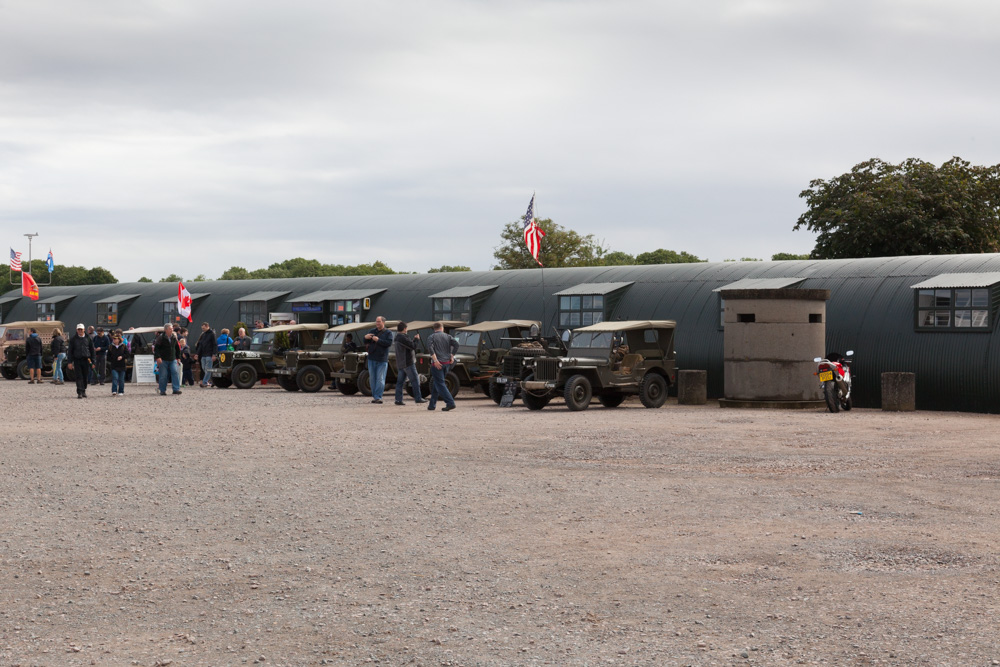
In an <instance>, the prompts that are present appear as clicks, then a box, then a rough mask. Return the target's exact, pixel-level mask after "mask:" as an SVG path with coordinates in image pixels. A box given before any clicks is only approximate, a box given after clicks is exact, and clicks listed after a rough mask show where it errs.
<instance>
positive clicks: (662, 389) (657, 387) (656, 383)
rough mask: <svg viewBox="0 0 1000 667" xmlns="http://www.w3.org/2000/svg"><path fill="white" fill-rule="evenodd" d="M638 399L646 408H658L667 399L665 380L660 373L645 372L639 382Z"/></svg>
mask: <svg viewBox="0 0 1000 667" xmlns="http://www.w3.org/2000/svg"><path fill="white" fill-rule="evenodd" d="M639 400H640V401H642V404H643V405H645V406H646V407H647V408H658V407H660V406H662V405H663V404H664V403H665V402H666V400H667V381H666V380H664V379H663V376H662V375H657V374H656V373H647V374H646V377H644V378H642V382H641V383H639Z"/></svg>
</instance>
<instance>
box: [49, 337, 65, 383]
mask: <svg viewBox="0 0 1000 667" xmlns="http://www.w3.org/2000/svg"><path fill="white" fill-rule="evenodd" d="M51 345H52V384H63V359H65V358H66V341H65V340H63V337H62V330H60V329H56V330H54V331H53V332H52V344H51Z"/></svg>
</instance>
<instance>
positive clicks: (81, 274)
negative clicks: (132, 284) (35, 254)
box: [0, 259, 118, 293]
mask: <svg viewBox="0 0 1000 667" xmlns="http://www.w3.org/2000/svg"><path fill="white" fill-rule="evenodd" d="M23 266H24V268H25V269H26V270H27V269H29V268H30V271H29V273H31V275H32V276H34V278H35V280H36V281H38V283H39V284H40V285H41V286H42V287H46V283H48V282H49V279H50V278H51V280H52V283H51V284H52V285H53V286H59V287H71V286H74V285H110V284H113V283H116V282H118V279H117V278H115V277H114V276H113V275H112V274H111V272H110V271H108V270H107V269H105V268H104V267H103V266H95V267H94V268H92V269H88V268H87V267H85V266H66V265H65V264H56V265H55V266H54V267H53V269H55V270H54V271H53V272H52V275H51V276H50V275H49V269H48V267H47V266H46V264H45V260H41V259H33V260H31V266H30V267H29V266H28V264H27V262H25V263H24V265H23ZM11 275H12V273H11V271H10V270H9V265H8V271H7V275H5V276H3V278H0V293H5V292H9V291H10V290H12V289H15V288H19V287H20V286H21V278H20V277H19V276H17V273H16V272H14V273H13V275H14V282H11V279H10V278H11Z"/></svg>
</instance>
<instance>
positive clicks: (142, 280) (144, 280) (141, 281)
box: [136, 276, 153, 283]
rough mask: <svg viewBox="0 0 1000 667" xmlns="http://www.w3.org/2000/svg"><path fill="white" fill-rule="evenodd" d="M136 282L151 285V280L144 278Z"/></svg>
mask: <svg viewBox="0 0 1000 667" xmlns="http://www.w3.org/2000/svg"><path fill="white" fill-rule="evenodd" d="M136 282H140V283H151V282H153V279H152V278H147V277H146V276H143V277H142V278H139V280H137V281H136Z"/></svg>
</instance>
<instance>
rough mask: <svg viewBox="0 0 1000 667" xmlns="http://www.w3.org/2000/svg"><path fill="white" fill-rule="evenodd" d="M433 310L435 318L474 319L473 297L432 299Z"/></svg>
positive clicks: (463, 320)
mask: <svg viewBox="0 0 1000 667" xmlns="http://www.w3.org/2000/svg"><path fill="white" fill-rule="evenodd" d="M431 310H432V311H433V317H434V319H435V320H461V321H462V322H471V321H472V317H471V315H472V299H471V298H469V297H465V298H454V299H450V298H436V299H431Z"/></svg>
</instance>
